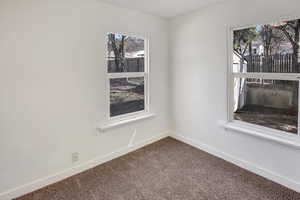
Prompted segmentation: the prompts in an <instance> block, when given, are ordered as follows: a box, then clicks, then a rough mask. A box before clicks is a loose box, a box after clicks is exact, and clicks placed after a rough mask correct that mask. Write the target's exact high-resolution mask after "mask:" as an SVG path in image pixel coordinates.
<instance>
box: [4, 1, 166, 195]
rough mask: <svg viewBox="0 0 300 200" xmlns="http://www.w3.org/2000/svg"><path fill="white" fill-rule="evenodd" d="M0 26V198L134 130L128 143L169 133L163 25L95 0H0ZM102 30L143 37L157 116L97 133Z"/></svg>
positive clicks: (101, 114) (116, 143)
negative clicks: (76, 155)
mask: <svg viewBox="0 0 300 200" xmlns="http://www.w3.org/2000/svg"><path fill="white" fill-rule="evenodd" d="M0 27H1V28H0V158H1V161H0V162H1V163H0V194H1V193H2V194H4V193H5V192H7V191H10V190H12V189H15V188H16V187H19V186H22V185H23V184H27V183H30V182H32V181H35V180H37V179H39V178H44V177H47V176H49V175H53V174H55V173H58V172H61V171H62V170H66V169H69V168H70V167H74V166H76V165H78V164H82V163H85V162H86V161H89V160H92V159H94V158H101V156H104V155H107V154H109V153H111V152H114V151H116V150H120V149H124V148H126V147H127V145H128V144H129V141H130V138H131V136H132V134H133V132H134V129H137V134H136V137H135V140H134V143H135V144H137V143H140V142H144V141H147V140H148V139H151V138H153V137H155V136H158V135H159V134H161V133H162V132H164V131H167V130H168V129H169V116H168V115H169V98H168V96H169V95H168V87H169V85H168V78H169V77H168V71H169V70H168V54H167V52H168V51H167V47H168V39H167V31H168V27H167V21H165V20H163V19H160V18H157V17H153V16H150V15H145V14H141V13H139V12H136V11H132V10H127V9H121V8H117V7H113V6H111V5H108V4H103V3H100V1H97V0H48V1H38V0H30V1H17V0H1V1H0ZM107 32H118V33H130V34H134V35H140V36H146V37H148V38H149V39H150V59H151V60H150V73H151V75H150V84H151V85H150V88H151V91H150V93H151V96H150V109H151V110H152V111H153V112H154V113H155V114H156V117H155V118H152V119H148V120H145V121H141V122H137V123H133V124H130V125H125V126H123V127H119V128H116V129H113V130H109V131H107V132H106V133H104V134H100V135H99V134H98V130H97V129H96V126H97V124H98V123H102V122H103V121H104V120H105V111H106V105H105V77H104V72H105V70H106V65H105V50H106V49H105V48H106V43H105V39H106V33H107ZM72 152H79V153H80V161H79V162H78V163H76V164H72V163H71V153H72ZM3 198H4V197H3ZM0 199H1V197H0Z"/></svg>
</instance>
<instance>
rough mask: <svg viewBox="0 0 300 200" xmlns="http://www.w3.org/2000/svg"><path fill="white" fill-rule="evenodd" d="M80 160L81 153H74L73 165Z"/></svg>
mask: <svg viewBox="0 0 300 200" xmlns="http://www.w3.org/2000/svg"><path fill="white" fill-rule="evenodd" d="M78 160H79V153H78V152H74V153H72V163H75V162H77V161H78Z"/></svg>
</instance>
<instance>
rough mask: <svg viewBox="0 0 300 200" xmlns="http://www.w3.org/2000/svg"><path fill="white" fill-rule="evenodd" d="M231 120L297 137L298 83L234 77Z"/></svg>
mask: <svg viewBox="0 0 300 200" xmlns="http://www.w3.org/2000/svg"><path fill="white" fill-rule="evenodd" d="M234 119H235V120H240V121H244V122H248V123H252V124H257V125H261V126H265V127H269V128H273V129H278V130H282V131H287V132H289V133H293V134H297V128H298V81H285V80H266V79H252V78H247V79H245V78H236V79H235V80H234Z"/></svg>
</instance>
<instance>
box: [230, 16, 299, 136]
mask: <svg viewBox="0 0 300 200" xmlns="http://www.w3.org/2000/svg"><path fill="white" fill-rule="evenodd" d="M299 31H300V19H297V20H290V21H282V22H277V23H270V24H265V25H258V26H254V27H250V28H244V29H239V30H234V31H233V70H232V71H233V79H234V80H232V82H233V84H234V86H233V90H234V91H233V112H234V113H233V119H235V120H239V121H243V122H247V123H251V124H255V125H260V126H264V127H268V128H273V129H277V130H281V131H285V132H289V133H292V134H297V132H298V108H299V105H298V100H299V99H298V96H299V81H298V75H299V74H298V73H299V72H300V71H299V55H300V54H299Z"/></svg>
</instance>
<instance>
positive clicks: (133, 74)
mask: <svg viewBox="0 0 300 200" xmlns="http://www.w3.org/2000/svg"><path fill="white" fill-rule="evenodd" d="M110 33H113V34H120V35H126V36H128V37H137V38H142V39H143V40H144V52H145V54H144V72H120V73H109V72H108V59H107V56H106V53H105V60H106V61H105V79H106V84H105V85H106V86H105V88H106V94H105V96H106V101H105V104H106V121H107V122H109V123H113V122H119V121H124V120H129V119H133V118H136V117H139V116H144V115H147V114H149V113H150V109H149V39H148V38H147V37H145V36H136V35H134V34H130V33H117V32H108V33H107V34H106V35H105V37H106V40H105V41H106V48H105V52H106V51H107V44H108V34H110ZM139 77H144V110H140V111H136V112H131V113H125V114H120V115H117V116H113V117H111V116H110V89H111V88H110V79H113V78H139Z"/></svg>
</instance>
